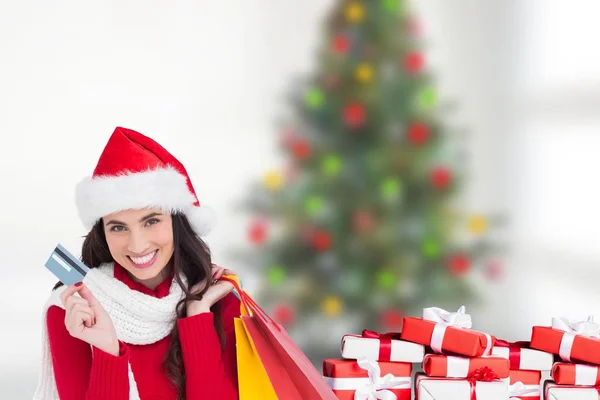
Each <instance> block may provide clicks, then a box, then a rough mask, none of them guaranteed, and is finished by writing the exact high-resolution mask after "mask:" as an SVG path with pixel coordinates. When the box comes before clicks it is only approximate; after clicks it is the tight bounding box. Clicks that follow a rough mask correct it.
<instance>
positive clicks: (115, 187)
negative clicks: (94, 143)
mask: <svg viewBox="0 0 600 400" xmlns="http://www.w3.org/2000/svg"><path fill="white" fill-rule="evenodd" d="M75 198H76V203H77V209H78V212H79V217H80V218H81V220H82V222H83V224H84V226H85V227H86V229H91V228H92V227H93V226H94V224H95V223H96V222H97V221H98V220H99V219H100V218H102V217H103V216H105V215H108V214H111V213H114V212H118V211H123V210H130V209H141V208H157V209H160V210H162V211H163V212H166V213H175V212H179V213H182V214H184V215H185V216H186V217H187V219H188V221H189V222H190V224H191V226H192V228H193V229H194V231H195V232H196V234H197V235H199V236H204V235H206V234H207V233H208V232H209V231H210V230H211V229H212V228H213V226H214V225H215V223H216V215H215V213H214V211H213V210H212V209H210V208H208V207H206V206H204V205H203V206H200V202H199V201H198V198H197V197H196V192H195V191H194V187H193V186H192V182H191V180H190V177H189V176H188V174H187V172H186V170H185V168H184V167H183V164H181V163H180V162H179V161H178V160H177V159H176V158H175V157H174V156H173V155H171V154H170V153H169V152H168V151H167V150H166V149H165V148H163V147H162V146H161V145H160V144H158V143H157V142H155V141H154V140H152V139H151V138H149V137H147V136H144V135H142V134H141V133H139V132H136V131H133V130H131V129H126V128H121V127H117V128H116V129H115V131H114V132H113V134H112V136H111V137H110V139H109V140H108V143H107V144H106V147H105V148H104V151H103V152H102V154H101V155H100V159H99V160H98V164H97V165H96V168H95V169H94V173H93V174H92V176H90V177H87V178H85V179H84V180H82V181H81V182H80V183H79V184H78V185H77V187H76V191H75Z"/></svg>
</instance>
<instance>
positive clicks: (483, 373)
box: [467, 367, 500, 400]
mask: <svg viewBox="0 0 600 400" xmlns="http://www.w3.org/2000/svg"><path fill="white" fill-rule="evenodd" d="M497 379H500V378H499V377H498V375H496V373H495V372H494V370H492V369H491V368H490V367H481V368H478V369H476V370H475V371H473V374H471V376H469V377H468V378H467V381H468V382H469V385H470V386H471V400H477V389H476V386H477V382H493V381H495V380H497Z"/></svg>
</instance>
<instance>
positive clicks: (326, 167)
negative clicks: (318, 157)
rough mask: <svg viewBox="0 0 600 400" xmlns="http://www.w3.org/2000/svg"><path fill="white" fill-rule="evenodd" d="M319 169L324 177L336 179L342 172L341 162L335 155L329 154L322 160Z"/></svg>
mask: <svg viewBox="0 0 600 400" xmlns="http://www.w3.org/2000/svg"><path fill="white" fill-rule="evenodd" d="M321 169H322V170H323V173H325V174H326V175H328V176H330V177H336V176H338V175H339V174H340V171H341V170H342V160H341V158H340V157H338V156H337V155H335V154H329V155H327V156H326V157H325V158H324V159H323V163H322V165H321Z"/></svg>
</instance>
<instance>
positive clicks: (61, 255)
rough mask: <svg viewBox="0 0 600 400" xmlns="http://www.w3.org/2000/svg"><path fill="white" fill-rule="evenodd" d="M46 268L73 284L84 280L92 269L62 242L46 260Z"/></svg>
mask: <svg viewBox="0 0 600 400" xmlns="http://www.w3.org/2000/svg"><path fill="white" fill-rule="evenodd" d="M46 268H48V269H49V270H50V272H52V273H53V274H54V275H55V276H56V277H57V278H58V279H59V280H60V281H61V282H62V283H64V284H65V285H73V284H75V283H77V282H81V281H83V278H84V277H85V275H86V274H87V273H88V271H89V270H90V269H89V268H88V267H87V266H86V265H85V264H84V263H82V262H81V261H80V260H79V259H78V258H76V257H75V256H74V255H73V254H71V253H69V251H68V250H67V249H65V248H64V247H63V246H61V245H60V244H58V245H56V248H55V249H54V251H53V252H52V254H51V255H50V258H48V261H46Z"/></svg>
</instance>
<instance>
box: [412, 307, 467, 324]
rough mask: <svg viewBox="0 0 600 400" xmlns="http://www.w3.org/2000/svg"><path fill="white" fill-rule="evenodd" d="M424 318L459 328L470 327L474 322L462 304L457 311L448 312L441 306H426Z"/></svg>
mask: <svg viewBox="0 0 600 400" xmlns="http://www.w3.org/2000/svg"><path fill="white" fill-rule="evenodd" d="M423 319H424V320H426V321H431V322H436V323H438V324H445V325H449V326H454V327H457V328H467V329H470V328H471V324H472V323H471V315H469V314H466V313H465V306H461V307H460V308H459V309H458V311H457V312H448V311H446V310H444V309H442V308H439V307H429V308H424V309H423Z"/></svg>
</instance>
